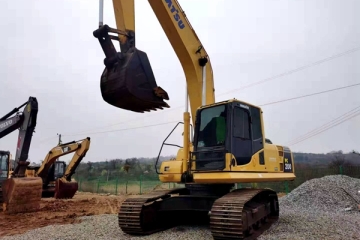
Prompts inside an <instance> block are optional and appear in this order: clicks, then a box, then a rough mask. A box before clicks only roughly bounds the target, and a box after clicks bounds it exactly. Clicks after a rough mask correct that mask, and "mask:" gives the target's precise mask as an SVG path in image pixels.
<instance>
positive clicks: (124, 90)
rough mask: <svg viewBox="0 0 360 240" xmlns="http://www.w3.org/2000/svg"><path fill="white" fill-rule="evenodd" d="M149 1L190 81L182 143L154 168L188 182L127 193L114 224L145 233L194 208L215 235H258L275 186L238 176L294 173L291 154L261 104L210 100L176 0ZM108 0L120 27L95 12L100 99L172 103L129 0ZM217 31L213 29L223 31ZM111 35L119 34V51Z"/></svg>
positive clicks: (209, 81) (194, 39)
mask: <svg viewBox="0 0 360 240" xmlns="http://www.w3.org/2000/svg"><path fill="white" fill-rule="evenodd" d="M148 2H149V3H150V6H151V8H152V10H153V11H154V13H155V15H156V17H157V19H158V20H159V23H160V25H161V27H162V29H163V30H164V32H165V34H166V36H167V38H168V40H169V42H170V44H171V46H172V47H173V49H174V51H175V53H176V55H177V57H178V59H179V61H180V63H181V66H182V68H183V70H184V74H185V81H186V86H187V94H186V96H187V97H186V101H185V102H186V104H185V111H184V113H183V122H182V124H183V126H184V131H183V146H182V147H180V149H179V150H178V153H177V157H176V159H175V160H169V161H165V162H162V163H161V166H160V169H158V168H157V166H155V168H156V170H157V171H158V174H159V179H160V181H161V182H164V183H168V182H169V183H170V182H173V183H182V184H185V187H184V188H179V189H171V190H159V191H156V190H155V191H153V192H151V193H149V194H147V195H142V196H141V197H133V198H129V199H127V200H125V201H124V202H123V203H122V205H121V208H120V211H119V215H118V224H119V226H120V227H121V229H122V231H124V232H125V233H128V234H132V235H147V234H151V233H154V232H157V231H161V230H163V229H166V228H168V227H172V226H174V225H176V224H179V223H180V222H181V221H180V220H182V219H183V220H184V221H185V223H189V222H191V221H192V220H194V221H195V223H197V218H196V217H195V215H196V216H198V215H202V216H203V217H205V218H208V217H209V216H210V229H211V231H212V236H213V238H214V239H244V238H247V239H255V238H256V237H257V236H259V235H260V234H261V233H262V232H263V231H264V230H266V229H267V228H268V227H269V226H271V224H272V223H273V222H275V221H277V219H278V216H279V204H278V198H277V195H276V192H275V191H273V190H271V189H246V188H244V189H234V186H235V183H255V182H279V181H289V180H290V181H291V180H294V179H295V169H294V165H295V162H294V156H293V154H292V152H291V150H290V149H289V148H288V147H286V146H282V145H277V144H272V143H271V142H267V141H266V140H267V139H266V138H265V136H266V135H265V130H264V129H265V127H264V123H263V116H262V114H263V112H262V110H261V108H260V107H258V106H255V105H252V104H250V103H247V102H244V101H240V100H237V99H231V100H228V101H222V102H216V101H215V89H214V79H213V71H212V66H211V63H210V58H209V56H208V54H207V52H206V51H205V48H204V46H203V44H202V43H201V42H200V40H199V38H198V36H197V35H196V33H195V30H194V28H193V27H192V26H191V24H190V22H189V20H188V18H187V17H186V15H185V13H184V11H183V10H182V8H181V7H180V5H179V3H178V1H177V0H148ZM113 6H114V13H115V19H116V25H117V29H114V28H110V27H109V26H107V25H103V23H102V17H100V22H99V28H98V29H97V30H95V31H94V32H93V35H94V37H96V38H97V39H98V40H99V43H100V45H101V47H102V49H103V52H104V53H105V56H106V58H105V59H104V64H105V70H104V71H103V73H102V75H101V80H100V86H101V87H100V88H101V94H102V97H103V99H104V101H105V102H107V103H109V104H110V105H112V106H115V107H117V108H120V109H124V110H128V111H134V112H139V113H143V112H145V111H157V110H158V109H163V108H165V107H169V105H167V103H165V102H164V100H168V99H169V96H168V93H167V92H166V91H165V90H163V89H162V88H160V87H159V86H158V85H157V83H156V80H155V76H154V74H153V72H152V69H151V65H150V60H149V58H148V56H147V55H146V53H145V52H142V51H140V50H138V49H137V48H136V46H135V35H136V34H135V32H136V31H135V8H134V0H113ZM216 31H217V29H214V36H220V35H219V34H218V33H217V32H216ZM109 33H114V34H115V36H110V35H109ZM224 36H226V34H225V35H224ZM111 40H117V41H118V42H119V44H120V49H121V52H116V50H115V47H114V45H113V43H112V41H111ZM221 40H222V39H219V41H221ZM222 43H223V42H222ZM225 44H226V43H225ZM160 49H161V48H159V50H160ZM224 49H226V47H224ZM229 61H230V60H229ZM164 71H166V70H165V69H164ZM188 100H189V102H188ZM189 105H190V111H189V110H188V106H189ZM190 125H191V126H192V127H193V129H194V135H193V136H191V134H190V128H191V127H190ZM176 126H178V125H176ZM163 145H164V143H163ZM161 149H162V147H161ZM160 153H161V150H160ZM160 153H159V156H160ZM130 216H131V217H130Z"/></svg>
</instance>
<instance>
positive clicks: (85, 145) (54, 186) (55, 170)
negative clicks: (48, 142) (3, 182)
mask: <svg viewBox="0 0 360 240" xmlns="http://www.w3.org/2000/svg"><path fill="white" fill-rule="evenodd" d="M89 148H90V137H87V138H85V139H81V140H78V141H72V142H68V143H63V144H59V145H58V146H56V147H54V148H53V149H51V150H50V151H49V152H48V154H47V155H46V157H45V159H44V161H43V162H42V164H41V165H29V166H28V167H27V169H26V176H27V177H41V179H42V182H43V192H42V197H54V198H57V199H62V198H73V197H74V195H75V193H76V192H77V190H78V188H79V187H78V183H77V182H73V181H71V177H72V176H73V174H75V170H76V168H77V167H78V166H79V164H80V162H81V161H82V159H83V158H84V157H85V156H86V153H87V151H88V150H89ZM70 153H74V156H73V157H72V159H71V161H70V163H69V165H68V166H67V167H66V163H65V162H64V161H58V160H57V159H58V158H59V157H61V156H64V155H67V154H70Z"/></svg>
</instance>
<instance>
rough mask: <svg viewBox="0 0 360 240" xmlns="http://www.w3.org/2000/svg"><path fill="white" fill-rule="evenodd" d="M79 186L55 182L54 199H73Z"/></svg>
mask: <svg viewBox="0 0 360 240" xmlns="http://www.w3.org/2000/svg"><path fill="white" fill-rule="evenodd" d="M78 188H79V185H78V183H77V182H66V181H62V180H61V179H57V180H56V181H55V195H54V198H56V199H62V198H73V197H74V195H75V193H76V192H77V190H78Z"/></svg>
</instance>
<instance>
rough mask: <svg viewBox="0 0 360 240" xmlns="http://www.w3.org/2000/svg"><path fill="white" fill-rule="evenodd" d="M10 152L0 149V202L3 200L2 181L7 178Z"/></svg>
mask: <svg viewBox="0 0 360 240" xmlns="http://www.w3.org/2000/svg"><path fill="white" fill-rule="evenodd" d="M9 173H10V152H8V151H0V203H2V202H3V195H2V188H1V187H2V183H3V182H4V181H5V180H6V179H8V178H9Z"/></svg>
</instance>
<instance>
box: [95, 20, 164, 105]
mask: <svg viewBox="0 0 360 240" xmlns="http://www.w3.org/2000/svg"><path fill="white" fill-rule="evenodd" d="M109 32H113V33H116V32H117V30H116V29H112V28H110V27H108V26H107V25H104V26H102V27H100V28H99V29H97V30H95V31H94V36H95V37H96V38H98V40H99V42H100V45H101V47H102V49H103V51H104V53H105V55H106V58H105V60H104V64H105V66H106V68H105V70H104V71H103V73H102V75H101V81H100V89H101V94H102V97H103V99H104V101H105V102H107V103H109V104H110V105H113V106H115V107H118V108H122V109H126V110H130V111H134V112H145V111H151V110H154V111H156V110H157V109H163V108H169V107H170V106H169V105H168V104H167V103H166V102H164V99H165V100H169V96H168V94H167V92H166V91H165V90H164V89H162V88H161V87H159V86H157V84H156V81H155V76H154V73H153V71H152V68H151V65H150V61H149V59H148V57H147V55H146V53H145V52H143V51H140V50H138V49H137V48H136V47H134V46H133V47H130V48H128V49H126V51H123V52H116V49H115V47H114V45H113V43H112V41H111V39H116V37H113V36H110V35H109V34H108V33H109ZM117 40H118V39H117Z"/></svg>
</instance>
